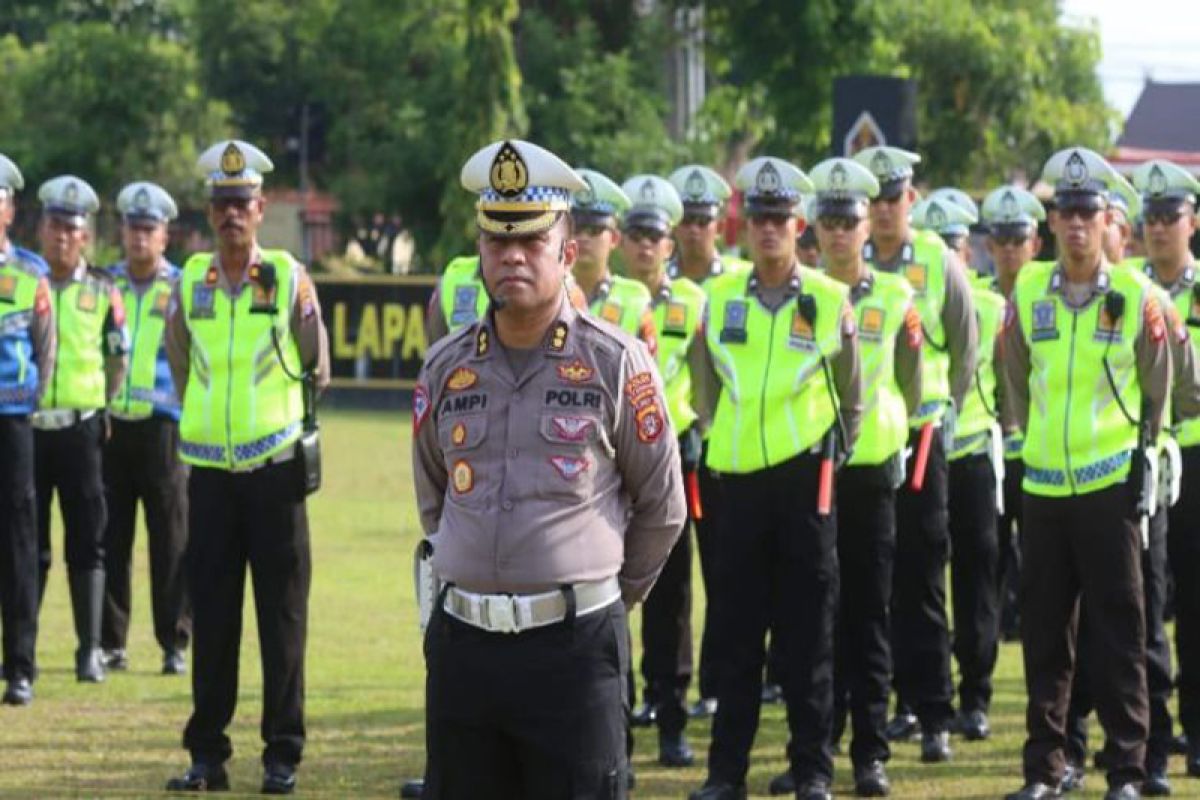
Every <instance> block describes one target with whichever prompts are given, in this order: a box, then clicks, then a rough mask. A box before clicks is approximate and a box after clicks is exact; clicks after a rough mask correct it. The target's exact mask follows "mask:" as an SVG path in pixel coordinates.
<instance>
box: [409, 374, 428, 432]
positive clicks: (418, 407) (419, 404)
mask: <svg viewBox="0 0 1200 800" xmlns="http://www.w3.org/2000/svg"><path fill="white" fill-rule="evenodd" d="M429 408H430V402H429V392H428V391H427V390H426V389H425V387H424V386H422V385H421V384H419V383H418V384H417V386H416V388H415V389H413V399H412V409H413V436H416V435H417V434H418V433H419V432H420V431H421V424H422V423H424V422H425V418H426V417H428V416H429Z"/></svg>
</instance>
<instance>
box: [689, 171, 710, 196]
mask: <svg viewBox="0 0 1200 800" xmlns="http://www.w3.org/2000/svg"><path fill="white" fill-rule="evenodd" d="M683 191H684V194H686V195H687V196H688V197H689V198H692V199H696V200H699V199H700V198H702V197H704V193H705V192H707V191H708V182H707V181H705V180H704V176H703V175H701V174H700V170H698V169H694V170H692V174H691V175H688V177H687V180H686V181H685V182H684V184H683Z"/></svg>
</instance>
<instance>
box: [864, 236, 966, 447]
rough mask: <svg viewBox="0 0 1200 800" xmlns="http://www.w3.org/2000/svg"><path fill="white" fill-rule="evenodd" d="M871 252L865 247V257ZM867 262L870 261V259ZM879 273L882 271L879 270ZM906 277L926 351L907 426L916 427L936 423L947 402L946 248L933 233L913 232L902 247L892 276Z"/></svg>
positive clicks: (948, 373)
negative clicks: (918, 391)
mask: <svg viewBox="0 0 1200 800" xmlns="http://www.w3.org/2000/svg"><path fill="white" fill-rule="evenodd" d="M873 253H874V250H873V248H871V247H868V250H867V255H868V256H873ZM868 260H872V259H871V258H869V259H868ZM876 270H877V271H879V272H883V271H884V270H880V269H878V267H876ZM893 274H896V275H900V276H901V277H903V278H905V279H906V280H907V281H908V283H909V285H910V286H912V288H913V292H914V293H915V295H914V298H913V304H914V305H915V306H916V308H917V313H918V314H920V315H921V325H922V328H923V329H924V331H925V350H924V352H922V353H921V363H922V365H923V366H922V368H921V405H920V407H919V408H918V409H917V413H916V414H915V415H913V416H912V418H910V419H909V421H908V424H909V427H912V428H919V427H921V426H922V425H924V424H925V423H926V422H931V421H935V420H939V419H941V418H942V415H943V414H944V413H945V412H946V403H947V402H948V401H949V400H950V354H949V351H948V349H947V342H946V331H945V329H944V328H943V326H942V308H943V306H945V304H946V245H945V244H944V243H943V242H942V239H941V237H940V236H938V235H937V234H936V233H934V232H933V231H914V232H913V238H912V242H909V243H905V244H904V246H903V247H902V248H901V258H900V266H899V268H898V269H897V270H896V271H895V272H894V273H893Z"/></svg>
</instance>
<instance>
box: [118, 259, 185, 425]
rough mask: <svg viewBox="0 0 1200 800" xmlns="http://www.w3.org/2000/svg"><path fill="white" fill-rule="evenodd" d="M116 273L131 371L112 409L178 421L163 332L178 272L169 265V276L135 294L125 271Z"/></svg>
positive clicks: (135, 416)
mask: <svg viewBox="0 0 1200 800" xmlns="http://www.w3.org/2000/svg"><path fill="white" fill-rule="evenodd" d="M114 272H115V273H116V281H117V288H119V289H120V290H121V295H122V297H123V298H124V300H125V310H126V313H128V315H129V371H128V372H127V373H126V375H125V381H124V382H123V383H122V384H121V388H120V389H119V390H118V391H117V396H116V398H114V399H113V402H112V406H111V408H112V410H113V411H114V412H115V413H117V414H119V415H121V416H122V417H125V418H127V419H147V418H149V417H151V416H154V415H156V414H157V415H158V416H162V417H168V418H170V419H174V420H178V419H179V414H180V408H179V398H178V397H177V396H176V394H175V382H174V380H173V379H172V378H171V367H170V365H169V364H168V363H167V350H166V347H165V345H164V343H163V333H164V332H165V331H166V327H167V310H168V308H169V307H170V304H171V288H172V285H173V280H174V279H175V278H176V276H177V275H178V272H179V270H178V268H176V267H174V266H172V265H168V267H167V271H166V274H165V275H159V276H158V277H156V278H155V279H154V282H153V284H151V285H150V286H147V287H145V289H144V290H143V291H141V292H136V291H134V288H133V282H132V280H131V279H130V278H129V276H128V274H126V273H125V272H124V270H123V269H121V270H120V271H115V270H114Z"/></svg>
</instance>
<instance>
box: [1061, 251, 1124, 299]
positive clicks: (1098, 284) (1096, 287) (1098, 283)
mask: <svg viewBox="0 0 1200 800" xmlns="http://www.w3.org/2000/svg"><path fill="white" fill-rule="evenodd" d="M1111 272H1112V266H1111V265H1110V264H1109V263H1108V261H1106V260H1105V259H1103V258H1101V260H1100V269H1098V270H1097V271H1096V275H1095V277H1093V278H1092V290H1091V293H1090V294H1089V295H1088V298H1087V300H1086V301H1084V303H1083V305H1085V306H1086V305H1087V304H1088V303H1090V302H1092V300H1094V299H1096V297H1097V295H1103V294H1107V293H1108V290H1109V288H1110V287H1111V286H1112V274H1111ZM1049 290H1050V291H1051V292H1053V293H1055V294H1057V295H1059V296H1060V297H1062V298H1063V299H1064V300H1066V291H1067V276H1066V273H1065V272H1064V271H1063V266H1062V262H1061V261H1060V262H1058V263H1057V264H1055V266H1054V271H1053V272H1052V273H1051V274H1050V287H1049Z"/></svg>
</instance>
